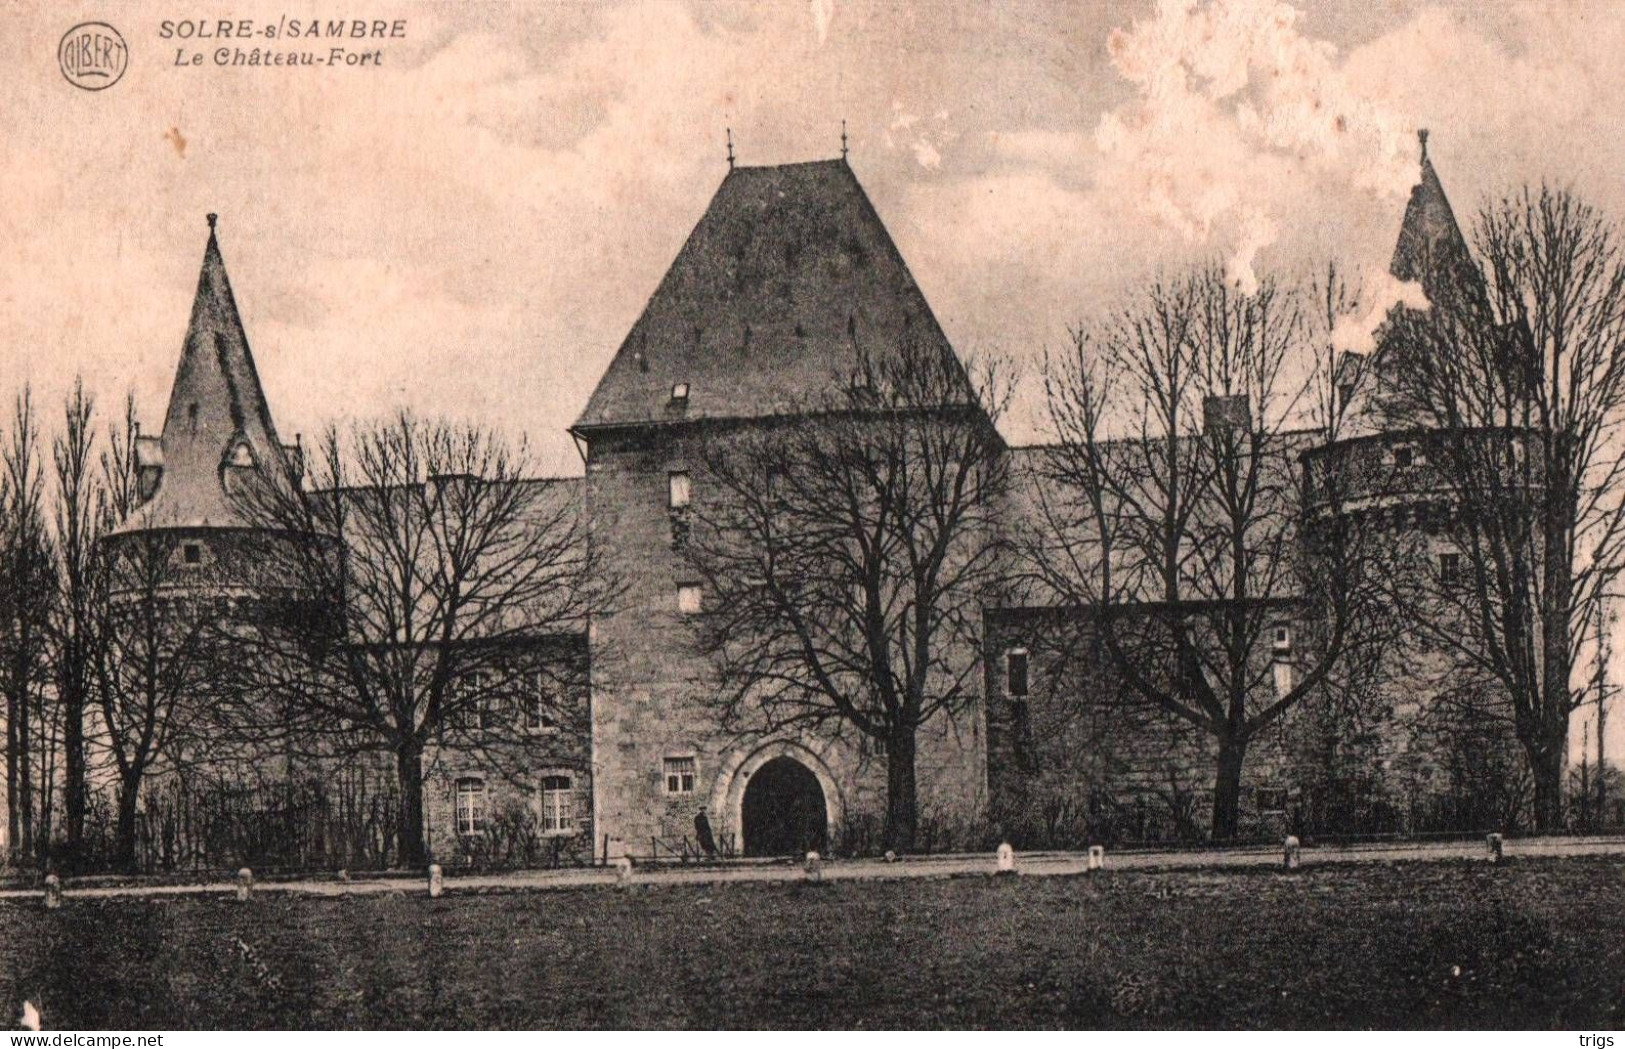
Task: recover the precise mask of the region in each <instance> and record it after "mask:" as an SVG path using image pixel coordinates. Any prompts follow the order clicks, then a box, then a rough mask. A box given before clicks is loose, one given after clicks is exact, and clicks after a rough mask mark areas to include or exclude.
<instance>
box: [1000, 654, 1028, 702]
mask: <svg viewBox="0 0 1625 1049" xmlns="http://www.w3.org/2000/svg"><path fill="white" fill-rule="evenodd" d="M1004 694H1005V695H1007V696H1013V697H1016V698H1022V697H1025V696H1026V695H1027V650H1026V649H1025V648H1012V649H1011V650H1010V651H1009V652H1008V653H1006V654H1005V657H1004Z"/></svg>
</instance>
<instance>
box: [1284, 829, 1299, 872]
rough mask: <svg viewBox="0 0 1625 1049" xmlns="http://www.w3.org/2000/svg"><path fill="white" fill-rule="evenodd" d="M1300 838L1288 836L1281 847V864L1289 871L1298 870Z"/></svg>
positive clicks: (1294, 835)
mask: <svg viewBox="0 0 1625 1049" xmlns="http://www.w3.org/2000/svg"><path fill="white" fill-rule="evenodd" d="M1298 851H1299V846H1298V836H1297V835H1296V834H1288V835H1287V836H1286V841H1284V842H1283V843H1282V846H1281V864H1282V866H1284V867H1285V868H1286V869H1287V870H1289V871H1295V870H1297V869H1298Z"/></svg>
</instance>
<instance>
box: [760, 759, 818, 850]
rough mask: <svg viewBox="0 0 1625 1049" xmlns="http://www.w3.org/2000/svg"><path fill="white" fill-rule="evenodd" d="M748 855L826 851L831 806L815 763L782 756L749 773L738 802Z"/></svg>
mask: <svg viewBox="0 0 1625 1049" xmlns="http://www.w3.org/2000/svg"><path fill="white" fill-rule="evenodd" d="M740 823H741V824H742V825H743V826H742V828H741V829H742V830H743V831H744V837H745V855H747V856H786V855H790V856H799V855H801V854H802V853H805V852H809V851H818V852H822V851H824V844H825V838H826V836H827V834H828V829H829V812H828V810H827V809H826V808H825V804H824V788H823V787H822V786H820V785H819V783H818V777H817V776H816V775H814V774H813V771H812V769H809V768H808V767H807V766H805V765H803V764H802V763H801V762H799V761H797V760H796V759H794V758H789V757H778V758H774V759H773V760H771V761H769V762H767V763H766V764H764V765H762V767H761V768H759V769H757V770H756V771H755V772H753V773H751V777H750V781H749V782H748V783H746V785H745V797H744V800H743V802H742V803H741V805H740Z"/></svg>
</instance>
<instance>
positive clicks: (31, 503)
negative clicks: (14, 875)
mask: <svg viewBox="0 0 1625 1049" xmlns="http://www.w3.org/2000/svg"><path fill="white" fill-rule="evenodd" d="M3 470H4V477H5V480H4V488H5V493H6V494H5V498H4V499H3V500H0V502H3V504H4V510H5V513H4V516H3V518H0V688H3V689H4V692H5V697H6V798H7V810H8V816H9V831H10V841H11V842H12V844H13V847H14V848H15V849H16V850H17V851H18V852H19V853H20V854H21V855H24V856H28V857H30V858H33V856H34V854H35V852H36V851H37V850H36V846H37V847H38V849H44V848H45V847H47V846H48V845H49V831H48V829H47V832H46V834H45V835H42V836H39V839H38V840H37V837H36V831H38V830H39V824H40V821H41V819H42V818H44V820H45V822H46V823H47V825H48V823H49V819H48V816H44V814H42V813H41V811H40V810H39V808H38V806H37V805H36V795H35V786H36V782H35V772H36V769H35V762H34V757H35V756H36V751H37V750H38V743H39V741H38V740H36V739H35V738H34V730H35V729H36V728H37V727H38V726H39V723H40V719H41V715H42V711H43V702H44V692H45V689H46V686H47V684H48V682H47V677H48V673H49V652H48V645H47V630H48V625H49V617H50V613H51V605H52V600H53V598H54V596H55V583H56V581H55V579H54V578H53V576H52V571H53V566H52V563H51V556H52V555H51V548H50V538H49V535H48V532H47V527H46V523H45V509H44V506H45V496H44V464H43V458H42V456H41V454H40V437H39V427H38V424H37V423H36V421H35V419H34V408H33V398H32V396H31V394H30V393H29V392H28V391H26V390H25V391H24V392H23V393H22V394H21V395H19V396H18V398H17V401H16V408H15V411H14V413H13V417H12V429H11V439H10V441H9V442H8V443H7V445H6V448H5V451H4V455H3Z"/></svg>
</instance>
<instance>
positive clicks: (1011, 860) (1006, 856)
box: [994, 842, 1016, 874]
mask: <svg viewBox="0 0 1625 1049" xmlns="http://www.w3.org/2000/svg"><path fill="white" fill-rule="evenodd" d="M994 872H995V873H997V874H1014V873H1015V872H1016V850H1015V849H1012V848H1011V847H1010V843H1009V842H1003V843H1002V844H1000V845H999V851H998V858H997V861H996V865H995V867H994Z"/></svg>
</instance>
